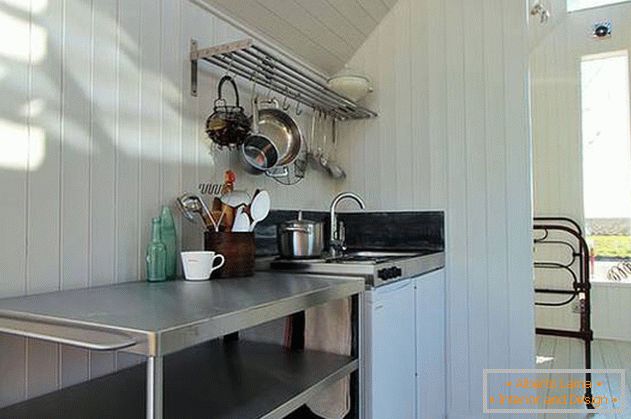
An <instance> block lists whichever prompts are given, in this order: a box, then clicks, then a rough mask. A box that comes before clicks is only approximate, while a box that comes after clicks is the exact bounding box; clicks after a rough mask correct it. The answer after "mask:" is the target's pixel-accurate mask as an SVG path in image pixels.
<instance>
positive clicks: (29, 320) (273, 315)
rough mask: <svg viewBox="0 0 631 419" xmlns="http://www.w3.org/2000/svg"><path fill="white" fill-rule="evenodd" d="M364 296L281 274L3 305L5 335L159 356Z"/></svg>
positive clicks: (344, 285)
mask: <svg viewBox="0 0 631 419" xmlns="http://www.w3.org/2000/svg"><path fill="white" fill-rule="evenodd" d="M363 290H364V281H363V280H362V279H358V278H352V277H343V276H336V277H331V276H319V275H305V274H293V273H278V272H257V273H256V274H255V276H253V277H250V278H239V279H221V280H211V281H203V282H188V281H169V282H162V283H148V282H129V283H124V284H118V285H110V286H104V287H95V288H84V289H76V290H68V291H59V292H53V293H48V294H39V295H32V296H26V297H18V298H8V299H3V300H0V332H5V333H10V334H14V335H20V336H27V337H33V338H38V339H43V340H48V341H53V342H59V343H63V344H71V345H75V346H80V347H84V348H89V349H96V350H124V351H126V352H131V353H137V354H141V355H146V356H159V355H165V354H168V353H172V352H176V351H178V350H181V349H184V348H187V347H190V346H192V345H195V344H197V343H201V342H204V341H207V340H210V339H214V338H217V337H220V336H223V335H225V334H228V333H232V332H235V331H238V330H241V329H245V328H248V327H252V326H255V325H257V324H261V323H265V322H267V321H270V320H274V319H277V318H281V317H284V316H287V315H289V314H292V313H295V312H298V311H302V310H304V309H306V308H309V307H312V306H315V305H318V304H322V303H325V302H327V301H331V300H335V299H339V298H344V297H348V296H351V295H354V294H358V293H361V292H362V291H363Z"/></svg>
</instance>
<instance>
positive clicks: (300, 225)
mask: <svg viewBox="0 0 631 419" xmlns="http://www.w3.org/2000/svg"><path fill="white" fill-rule="evenodd" d="M323 230H324V223H322V222H319V221H311V220H305V219H303V218H302V211H299V212H298V218H297V219H295V220H290V221H285V222H283V223H280V224H279V225H278V228H277V239H278V251H279V253H280V256H281V257H282V258H284V259H313V258H319V257H321V256H322V251H323V250H324V233H323Z"/></svg>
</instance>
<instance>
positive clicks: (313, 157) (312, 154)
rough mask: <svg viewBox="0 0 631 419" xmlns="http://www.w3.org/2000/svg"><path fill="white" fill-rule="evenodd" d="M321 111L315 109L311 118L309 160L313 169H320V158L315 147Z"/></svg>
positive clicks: (308, 145)
mask: <svg viewBox="0 0 631 419" xmlns="http://www.w3.org/2000/svg"><path fill="white" fill-rule="evenodd" d="M319 115H320V111H313V117H312V118H311V135H310V136H309V142H308V143H307V161H308V162H309V165H311V167H312V168H313V169H316V170H319V169H320V160H319V158H318V156H317V152H316V150H315V149H314V147H315V139H316V128H317V125H318V118H319Z"/></svg>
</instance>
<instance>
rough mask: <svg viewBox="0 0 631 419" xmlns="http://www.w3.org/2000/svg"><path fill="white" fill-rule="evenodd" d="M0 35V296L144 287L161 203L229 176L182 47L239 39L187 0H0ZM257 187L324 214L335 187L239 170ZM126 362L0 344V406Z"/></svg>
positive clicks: (192, 230) (283, 203)
mask: <svg viewBox="0 0 631 419" xmlns="http://www.w3.org/2000/svg"><path fill="white" fill-rule="evenodd" d="M0 27H2V37H3V40H2V41H0V94H1V96H0V97H1V99H0V196H1V198H0V233H1V235H2V241H1V242H0V297H7V296H14V295H22V294H28V293H38V292H46V291H53V290H58V289H66V288H73V287H85V286H94V285H102V284H110V283H115V282H121V281H128V280H137V279H142V277H143V275H144V274H143V271H144V268H143V254H144V249H145V246H146V243H147V240H148V236H149V227H150V221H151V217H153V216H156V215H157V214H158V213H159V207H160V205H162V204H165V203H170V202H172V199H173V198H174V197H175V196H176V195H178V194H180V193H182V192H184V191H195V190H196V189H197V185H198V184H199V183H200V182H206V181H212V182H221V181H222V179H223V172H224V171H225V170H226V169H228V168H231V167H233V168H237V167H238V165H237V164H236V159H235V157H234V156H229V155H228V154H226V153H215V154H213V155H209V153H208V148H207V146H206V144H205V142H204V133H203V129H202V128H203V121H204V120H205V118H206V116H207V115H208V114H209V112H210V110H211V99H213V98H214V96H215V86H216V82H217V74H211V73H210V70H209V69H208V67H203V66H202V68H203V71H202V72H201V74H200V83H201V84H200V97H199V98H198V99H195V98H192V97H191V96H190V95H189V93H188V92H189V80H190V69H189V62H188V59H187V54H188V49H189V42H190V39H191V38H192V37H194V38H196V39H197V40H199V42H200V44H201V46H205V45H211V44H213V43H222V42H228V41H231V40H235V39H238V38H240V37H242V36H243V35H242V34H241V33H239V32H238V31H237V30H236V29H234V28H233V27H231V26H229V25H227V24H226V23H224V22H223V21H221V20H219V19H217V18H216V17H214V16H212V15H211V14H209V13H208V12H206V11H204V10H202V9H200V8H198V7H197V6H195V5H193V4H191V3H189V2H188V1H186V0H162V1H156V0H143V1H140V0H32V1H30V2H29V1H0ZM242 90H245V92H248V91H249V87H248V88H247V89H242ZM244 96H245V97H244V98H243V99H244V100H245V101H248V98H247V95H244ZM303 118H305V121H306V120H307V119H308V115H306V114H305V115H304V117H303ZM255 186H256V187H262V188H267V189H268V190H270V191H271V192H272V197H273V204H274V207H276V208H299V207H305V208H313V209H323V208H325V206H326V204H327V203H328V202H329V201H330V199H331V197H332V195H333V192H334V190H335V185H334V184H333V183H332V182H331V181H329V180H327V179H324V178H323V177H322V176H321V175H320V174H311V176H310V177H309V178H308V179H306V180H304V181H303V182H302V183H301V184H299V185H297V186H293V187H285V186H279V185H278V184H277V183H276V182H274V181H273V180H271V179H266V178H254V177H250V176H247V175H245V174H243V173H241V172H240V171H239V179H238V185H237V187H238V188H250V189H251V188H254V187H255ZM178 225H179V221H178ZM181 227H182V228H181V229H180V231H182V230H183V232H184V234H185V236H186V238H185V240H184V244H183V246H184V247H186V248H194V247H196V246H199V245H200V242H201V235H200V232H199V229H198V228H196V227H193V226H191V225H189V224H188V223H185V224H184V225H182V226H181ZM131 361H133V360H130V359H128V358H123V357H119V358H118V359H116V358H115V357H114V356H112V355H111V354H98V353H88V352H86V351H81V350H78V349H72V348H67V347H64V348H61V347H59V346H57V345H52V344H47V343H41V342H36V341H27V340H24V339H17V338H11V337H7V336H0V371H1V372H2V379H1V380H0V405H6V404H9V403H12V402H15V401H18V400H21V399H24V398H25V397H33V396H36V395H39V394H42V393H44V392H48V391H51V390H53V389H55V388H57V387H59V386H66V385H69V384H72V383H76V382H78V381H81V380H84V379H86V378H88V377H90V376H96V375H100V374H103V373H106V372H108V371H111V370H112V369H114V368H116V367H121V366H124V365H127V364H128V363H129V362H131Z"/></svg>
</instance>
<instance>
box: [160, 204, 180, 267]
mask: <svg viewBox="0 0 631 419" xmlns="http://www.w3.org/2000/svg"><path fill="white" fill-rule="evenodd" d="M160 240H161V241H162V243H164V245H165V246H166V248H167V264H166V271H167V279H175V271H176V268H177V252H176V247H177V242H176V237H175V221H173V214H171V210H170V209H169V207H167V206H163V207H162V212H161V213H160Z"/></svg>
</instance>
